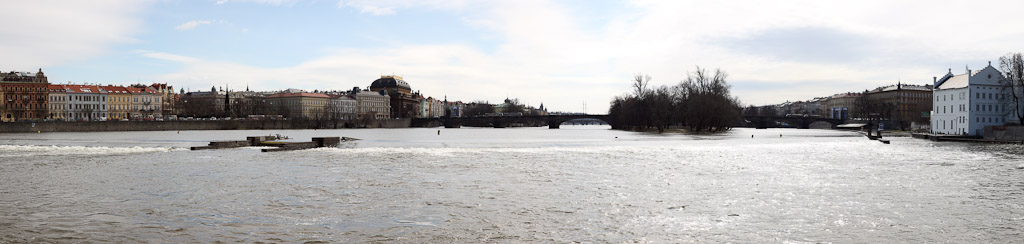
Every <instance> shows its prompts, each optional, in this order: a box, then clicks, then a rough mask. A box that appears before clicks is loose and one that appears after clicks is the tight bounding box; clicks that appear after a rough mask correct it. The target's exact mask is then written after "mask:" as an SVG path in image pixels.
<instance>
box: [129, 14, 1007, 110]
mask: <svg viewBox="0 0 1024 244" xmlns="http://www.w3.org/2000/svg"><path fill="white" fill-rule="evenodd" d="M628 4H629V6H628V7H625V8H615V9H611V10H609V11H610V12H609V13H604V15H600V16H593V15H586V14H581V13H580V7H578V6H567V5H564V4H562V2H548V1H532V0H522V1H486V2H479V1H443V0H428V1H414V2H408V1H387V0H384V1H366V0H357V1H344V2H339V3H338V6H339V7H353V8H356V9H360V11H361V12H364V13H367V14H375V13H374V12H373V11H370V10H367V11H363V10H361V7H363V6H373V7H374V8H376V9H378V10H382V12H381V11H379V12H378V13H380V14H394V13H395V12H397V11H401V10H402V9H407V8H427V9H439V10H444V11H449V12H450V13H452V14H456V15H460V17H461V18H463V19H464V20H465V21H466V22H465V24H467V25H471V26H473V27H477V28H479V29H481V30H484V31H485V33H482V34H481V33H476V34H477V35H480V36H485V35H486V36H489V37H494V38H495V39H497V40H499V42H500V43H499V44H498V45H497V47H494V48H490V47H488V48H487V49H481V48H477V47H474V46H470V45H457V44H447V45H446V44H439V45H421V44H417V43H414V42H411V43H397V44H392V45H390V46H381V47H377V48H371V49H338V50H334V51H332V52H329V54H326V55H324V56H321V57H317V58H314V59H311V60H308V61H306V62H301V63H298V64H295V65H290V66H286V67H273V68H266V67H254V66H248V65H242V64H239V63H236V62H234V61H233V60H216V61H214V60H199V59H189V58H181V57H180V56H176V55H171V54H158V53H142V55H146V56H147V57H152V58H160V59H163V60H176V61H177V62H182V63H184V64H185V66H184V67H185V68H184V69H183V70H180V71H177V72H173V73H167V74H163V75H161V76H159V77H157V78H160V79H163V80H167V81H169V82H175V83H178V82H181V83H182V84H185V86H189V87H208V86H209V84H225V83H229V84H230V85H231V86H234V87H241V85H245V84H249V85H250V86H252V87H253V88H257V89H281V88H286V87H297V88H305V89H324V88H328V89H350V88H351V86H360V87H365V86H366V85H368V84H369V83H370V82H371V81H372V80H373V79H375V78H376V76H377V75H380V74H390V73H392V72H394V73H396V74H400V75H405V77H406V78H407V80H408V81H410V83H411V84H412V86H413V88H414V89H416V90H421V91H422V92H423V93H424V94H427V95H432V96H435V97H441V96H444V95H448V97H449V98H453V99H462V100H475V99H487V100H491V101H492V102H493V101H499V100H500V99H503V98H504V97H505V95H506V94H508V95H509V96H512V97H519V98H521V99H523V100H524V101H526V102H528V103H531V104H533V105H537V104H539V103H540V102H544V103H545V106H546V107H551V108H554V109H556V110H573V111H580V110H581V108H582V103H583V102H584V101H585V102H587V107H588V110H589V111H588V112H603V110H604V109H606V107H605V106H607V102H608V100H609V99H611V98H612V97H613V96H615V95H619V94H623V93H626V92H628V80H629V79H630V77H631V75H632V74H633V73H635V72H642V73H648V74H650V75H651V76H653V77H654V83H655V84H656V85H662V84H664V85H672V84H675V83H677V82H678V81H679V80H682V79H683V78H685V76H686V73H687V72H689V71H692V70H693V69H694V66H696V65H700V66H702V67H704V68H712V69H713V68H722V69H724V70H725V71H727V72H728V73H729V74H730V80H731V81H733V83H734V84H735V86H734V95H738V96H739V97H740V99H742V100H743V101H744V102H746V103H748V104H766V103H776V102H782V101H785V100H798V99H809V98H812V97H817V96H827V95H831V94H833V93H839V92H847V91H861V90H863V89H871V88H874V87H876V86H879V85H885V84H888V83H894V82H895V81H896V80H897V79H902V80H903V81H904V82H910V83H916V84H926V83H929V82H930V81H931V79H930V77H931V76H935V75H937V73H944V71H945V69H946V68H947V67H946V66H944V65H948V64H953V65H954V66H955V67H962V66H963V62H973V63H970V65H972V66H979V65H984V60H988V59H995V58H996V57H998V56H999V55H1002V54H1004V53H1006V52H1009V51H1020V50H1013V48H1019V46H1016V44H1015V43H1020V42H1021V41H1022V40H1021V38H1024V30H1020V29H1019V28H1016V26H1015V24H1016V23H1021V22H1022V20H1021V17H1018V15H1013V14H1012V9H1019V7H1022V6H1013V5H1022V3H1017V2H1007V3H988V5H996V6H1006V7H1002V8H999V9H992V8H984V10H975V9H963V8H960V7H959V6H953V5H943V4H925V5H922V4H920V3H917V2H912V1H863V2H858V3H856V4H837V5H831V4H830V3H828V2H815V1H800V2H795V1H794V2H772V3H771V4H764V3H762V2H758V1H748V2H737V1H728V2H683V1H643V0H637V1H630V2H629V3H628ZM383 9H386V10H383ZM467 9H472V10H473V11H463V10H467ZM908 10H913V11H908ZM938 13H956V14H949V15H948V16H950V17H946V18H941V17H937V16H936V15H937V14H938ZM993 16H994V17H998V18H999V20H1000V21H993V18H992V17H993ZM438 28H444V27H438ZM794 30H796V31H794ZM801 30H813V31H811V32H810V33H809V34H807V32H806V31H801ZM963 33H969V34H963ZM766 37H769V38H771V40H772V41H775V42H776V43H783V44H787V46H786V47H785V48H781V49H775V50H768V51H767V52H763V51H759V50H761V49H763V48H755V49H753V50H754V51H751V49H744V48H738V47H737V45H740V46H742V45H748V44H750V43H755V44H756V43H759V42H761V41H765V39H764V38H766ZM851 37H852V38H855V39H857V40H856V41H852V42H849V41H848V42H835V43H829V45H824V46H829V47H830V48H836V49H844V48H849V47H848V46H849V45H851V43H852V44H853V45H854V46H856V47H855V48H854V49H850V50H836V51H835V52H829V53H830V54H829V55H831V56H829V55H821V54H818V53H814V50H798V48H800V47H801V46H817V45H822V43H821V42H832V41H830V40H833V39H834V38H842V39H844V40H845V39H846V38H851ZM812 40H813V41H812ZM788 42H792V43H788ZM863 43H867V44H863ZM856 44H861V45H856ZM755 47H756V46H755ZM787 48H788V49H787ZM794 49H797V50H796V51H793V52H792V53H794V54H792V55H791V54H790V52H791V51H789V50H794ZM825 51H830V50H825ZM796 54H800V55H796ZM847 55H849V56H855V57H845V56H847ZM833 56H841V57H833Z"/></svg>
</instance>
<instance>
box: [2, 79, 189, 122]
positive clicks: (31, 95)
mask: <svg viewBox="0 0 1024 244" xmlns="http://www.w3.org/2000/svg"><path fill="white" fill-rule="evenodd" d="M173 98H174V94H173V93H172V92H171V90H170V89H169V87H168V86H167V85H166V84H152V85H138V84H137V85H131V86H127V87H126V86H113V85H107V86H102V85H72V84H50V83H49V81H48V79H47V78H46V75H45V74H44V73H43V71H42V69H40V70H39V71H38V72H35V73H32V72H15V71H11V72H7V73H0V121H3V122H11V121H23V120H69V121H82V120H88V121H96V120H121V119H144V118H149V119H154V118H160V117H162V115H163V114H165V113H167V111H165V110H164V109H166V108H170V107H172V106H171V104H173Z"/></svg>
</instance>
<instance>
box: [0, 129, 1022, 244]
mask: <svg viewBox="0 0 1024 244" xmlns="http://www.w3.org/2000/svg"><path fill="white" fill-rule="evenodd" d="M267 134H281V135H286V136H289V137H292V138H294V140H296V141H308V140H310V138H311V137H314V136H347V137H355V138H360V139H362V140H359V141H355V142H343V143H342V145H340V146H339V147H338V148H321V149H310V150H302V151H288V152H273V153H263V152H260V150H259V148H254V147H249V148H236V149H223V150H205V151H189V150H187V147H190V146H201V145H205V144H206V143H207V142H208V141H211V140H242V139H244V138H245V136H254V135H267ZM890 139H891V140H892V144H890V145H885V144H882V143H879V142H877V141H870V140H867V139H865V138H864V137H863V136H860V135H859V134H856V133H853V132H843V131H831V130H796V129H768V130H753V129H735V130H732V131H730V132H728V133H724V134H716V135H682V134H660V135H659V134H649V133H636V132H625V131H615V130H609V129H608V127H600V126H563V127H562V129H558V130H550V129H547V128H505V129H491V128H459V129H437V128H434V129H423V128H417V129H356V130H281V131H269V130H268V131H181V132H177V131H156V132H93V133H31V134H0V242H2V243H8V242H157V243H166V242H170V243H180V242H204V243H206V242H215V241H223V242H288V243H294V242H313V243H316V242H330V243H334V242H399V243H451V242H456V243H465V242H470V243H480V242H498V243H521V242H542V243H552V242H554V243H566V242H597V243H606V242H614V243H619V242H652V243H679V242H700V243H709V242H710V243H714V242H741V243H766V242H767V243H817V242H841V243H850V242H856V243H880V242H881V243H891V242H909V243H922V242H957V243H989V242H995V243H1012V242H1019V241H1020V240H1022V239H1024V235H1022V234H1024V226H1022V225H1021V223H1024V146H1021V145H989V144H966V143H956V142H931V141H927V140H920V139H912V138H906V137H896V138H890Z"/></svg>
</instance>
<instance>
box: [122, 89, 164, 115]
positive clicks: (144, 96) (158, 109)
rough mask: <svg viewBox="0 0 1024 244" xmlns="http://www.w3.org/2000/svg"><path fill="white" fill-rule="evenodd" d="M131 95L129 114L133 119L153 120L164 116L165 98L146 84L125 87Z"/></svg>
mask: <svg viewBox="0 0 1024 244" xmlns="http://www.w3.org/2000/svg"><path fill="white" fill-rule="evenodd" d="M125 89H127V90H128V94H130V95H131V101H130V104H131V105H129V106H130V107H129V112H128V114H129V116H130V117H131V119H132V120H152V119H156V118H162V117H163V108H162V106H163V99H162V96H160V95H159V94H157V93H156V91H154V90H152V89H150V88H149V86H146V85H131V86H128V87H125Z"/></svg>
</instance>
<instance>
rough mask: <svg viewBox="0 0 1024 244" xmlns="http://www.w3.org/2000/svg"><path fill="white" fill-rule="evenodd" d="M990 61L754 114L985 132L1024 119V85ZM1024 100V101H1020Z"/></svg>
mask: <svg viewBox="0 0 1024 244" xmlns="http://www.w3.org/2000/svg"><path fill="white" fill-rule="evenodd" d="M1004 78H1005V77H1004V76H1003V74H1002V72H1000V71H999V70H998V69H996V68H995V67H992V63H991V62H990V63H989V64H988V65H987V66H985V67H984V68H982V69H979V70H971V69H970V68H966V69H965V72H964V73H963V74H954V73H953V70H952V69H949V71H948V72H947V73H946V74H943V75H942V76H941V77H938V76H936V77H932V84H929V85H906V84H901V83H897V84H896V85H891V86H884V87H879V88H876V89H873V90H866V91H864V92H847V93H840V94H835V95H832V96H828V97H819V98H815V99H812V100H809V101H799V102H786V103H782V104H777V105H769V106H763V107H751V108H748V110H756V111H747V112H748V113H759V114H760V115H772V116H810V117H823V118H833V119H843V120H850V121H851V122H853V121H857V120H866V119H880V120H881V121H882V122H881V123H882V127H883V128H886V129H904V130H907V129H919V130H927V131H930V132H932V133H939V134H955V135H972V136H981V135H983V134H984V131H985V127H986V126H1003V125H1010V124H1017V125H1019V124H1021V121H1020V120H1019V117H1018V115H1019V114H1020V113H1024V107H1022V106H1018V105H1017V104H1018V101H1014V97H1017V98H1018V99H1024V90H1021V88H1020V87H1019V86H1013V85H1010V84H1008V83H1007V82H1006V81H1005V79H1004ZM1014 93H1016V96H1014ZM1020 102H1021V103H1024V101H1020Z"/></svg>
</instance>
